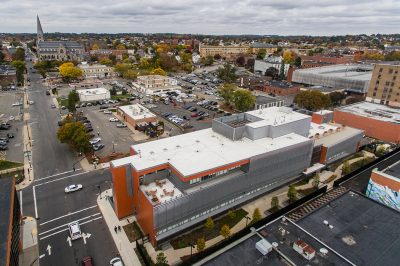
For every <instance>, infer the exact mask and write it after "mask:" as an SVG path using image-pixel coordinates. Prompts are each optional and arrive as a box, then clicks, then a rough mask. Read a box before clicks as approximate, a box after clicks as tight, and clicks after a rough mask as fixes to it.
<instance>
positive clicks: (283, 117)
mask: <svg viewBox="0 0 400 266" xmlns="http://www.w3.org/2000/svg"><path fill="white" fill-rule="evenodd" d="M246 113H247V114H250V115H253V116H255V117H258V118H260V119H262V120H261V121H257V122H253V123H248V124H247V125H248V126H250V127H253V128H257V127H261V126H266V125H272V126H278V125H282V124H286V123H291V122H294V121H298V120H303V119H311V117H310V116H309V115H305V114H302V113H298V112H294V111H293V110H292V109H291V108H288V107H283V106H282V107H268V108H261V109H258V110H254V111H250V112H246Z"/></svg>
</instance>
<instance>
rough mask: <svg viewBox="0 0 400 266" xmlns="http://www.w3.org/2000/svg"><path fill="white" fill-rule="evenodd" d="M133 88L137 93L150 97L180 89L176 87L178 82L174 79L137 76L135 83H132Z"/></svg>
mask: <svg viewBox="0 0 400 266" xmlns="http://www.w3.org/2000/svg"><path fill="white" fill-rule="evenodd" d="M133 86H135V87H136V88H137V89H138V90H139V91H141V92H144V93H146V94H150V95H153V94H156V93H165V92H169V91H172V90H176V89H180V88H181V87H180V86H178V81H177V80H176V79H174V78H170V77H167V76H161V75H147V76H139V77H138V78H137V81H136V82H135V83H133Z"/></svg>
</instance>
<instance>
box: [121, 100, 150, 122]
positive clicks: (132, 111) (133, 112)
mask: <svg viewBox="0 0 400 266" xmlns="http://www.w3.org/2000/svg"><path fill="white" fill-rule="evenodd" d="M118 109H120V110H121V111H123V112H124V113H125V114H126V115H128V116H129V117H130V118H132V119H133V120H140V119H144V118H149V117H156V115H155V114H153V113H152V112H150V111H149V109H147V108H146V107H144V106H143V105H141V104H131V105H124V106H118Z"/></svg>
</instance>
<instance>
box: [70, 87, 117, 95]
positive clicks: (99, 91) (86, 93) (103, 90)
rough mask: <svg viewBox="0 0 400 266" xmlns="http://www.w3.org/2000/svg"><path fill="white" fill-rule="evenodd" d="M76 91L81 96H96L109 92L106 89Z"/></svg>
mask: <svg viewBox="0 0 400 266" xmlns="http://www.w3.org/2000/svg"><path fill="white" fill-rule="evenodd" d="M77 91H78V94H81V95H97V94H104V93H108V92H109V91H108V90H107V89H106V88H93V89H78V90H77Z"/></svg>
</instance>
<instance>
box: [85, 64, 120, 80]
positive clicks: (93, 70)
mask: <svg viewBox="0 0 400 266" xmlns="http://www.w3.org/2000/svg"><path fill="white" fill-rule="evenodd" d="M78 67H79V68H80V69H81V70H82V72H83V76H84V77H85V78H109V77H112V76H113V75H114V69H113V68H112V67H109V66H106V65H100V64H96V65H89V64H87V63H86V62H82V64H79V65H78Z"/></svg>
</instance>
